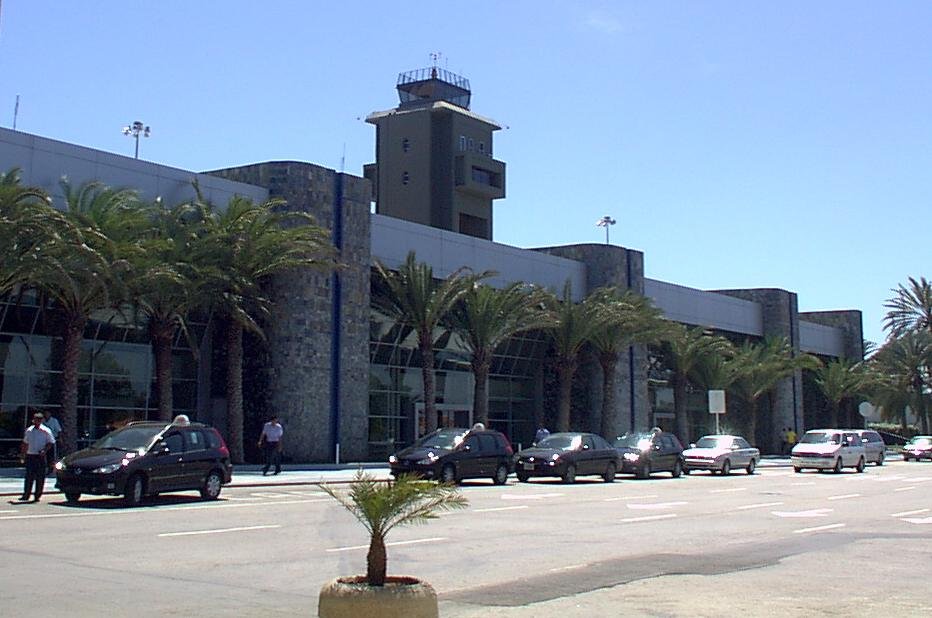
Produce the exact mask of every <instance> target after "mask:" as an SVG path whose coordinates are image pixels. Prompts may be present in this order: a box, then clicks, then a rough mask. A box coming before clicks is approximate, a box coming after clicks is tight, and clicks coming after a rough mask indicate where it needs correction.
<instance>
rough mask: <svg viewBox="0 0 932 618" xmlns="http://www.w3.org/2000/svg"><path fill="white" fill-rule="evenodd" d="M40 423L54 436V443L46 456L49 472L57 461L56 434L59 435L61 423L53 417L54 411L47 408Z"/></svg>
mask: <svg viewBox="0 0 932 618" xmlns="http://www.w3.org/2000/svg"><path fill="white" fill-rule="evenodd" d="M42 424H43V425H45V426H46V427H48V428H49V431H51V432H52V437H53V438H55V443H54V444H53V445H52V448H50V449H49V457H48V464H49V472H51V470H52V467H53V466H54V465H55V462H56V461H58V436H59V435H61V423H59V422H58V419H57V418H55V413H54V412H53V411H52V410H49V411H48V412H47V413H46V415H45V421H44V422H43V423H42Z"/></svg>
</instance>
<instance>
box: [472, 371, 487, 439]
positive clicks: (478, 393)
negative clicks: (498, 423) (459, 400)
mask: <svg viewBox="0 0 932 618" xmlns="http://www.w3.org/2000/svg"><path fill="white" fill-rule="evenodd" d="M490 364H491V363H490V362H489V361H487V360H478V361H475V362H473V366H472V371H473V374H474V376H475V378H476V384H475V386H474V387H473V411H474V414H473V417H474V418H473V420H474V421H475V422H477V423H482V424H483V425H487V424H488V422H489V365H490Z"/></svg>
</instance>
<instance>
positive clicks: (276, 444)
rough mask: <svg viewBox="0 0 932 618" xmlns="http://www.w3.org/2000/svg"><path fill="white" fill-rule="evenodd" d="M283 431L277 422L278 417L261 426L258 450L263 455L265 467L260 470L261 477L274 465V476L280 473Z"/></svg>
mask: <svg viewBox="0 0 932 618" xmlns="http://www.w3.org/2000/svg"><path fill="white" fill-rule="evenodd" d="M284 434H285V429H284V428H283V427H282V426H281V423H279V422H278V416H273V417H272V418H270V419H269V422H267V423H266V424H265V425H263V426H262V433H261V434H260V435H259V448H260V449H262V452H263V454H264V455H265V466H263V468H262V476H265V475H266V474H268V472H269V468H271V467H272V464H273V463H274V464H275V474H278V473H280V472H281V471H282V437H283V436H284Z"/></svg>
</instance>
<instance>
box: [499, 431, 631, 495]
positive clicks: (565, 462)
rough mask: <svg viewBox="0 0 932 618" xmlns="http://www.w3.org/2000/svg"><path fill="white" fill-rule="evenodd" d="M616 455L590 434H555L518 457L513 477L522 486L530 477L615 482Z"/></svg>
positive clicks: (607, 445) (522, 452)
mask: <svg viewBox="0 0 932 618" xmlns="http://www.w3.org/2000/svg"><path fill="white" fill-rule="evenodd" d="M617 470H618V453H617V452H616V451H615V449H613V448H612V445H611V444H609V443H608V442H606V441H605V439H604V438H602V437H601V436H597V435H595V434H593V433H554V434H550V436H549V437H547V438H545V439H543V440H541V441H540V442H539V443H538V444H536V445H534V446H532V447H531V448H526V449H524V450H523V451H521V452H520V453H518V457H517V461H516V463H515V475H516V476H517V477H518V480H519V481H521V482H525V481H527V480H528V479H529V478H530V477H532V476H558V477H560V478H561V479H563V482H564V483H572V482H574V481H575V480H576V477H577V476H585V475H597V476H601V477H602V480H604V481H605V482H606V483H611V482H612V481H614V480H615V472H616V471H617Z"/></svg>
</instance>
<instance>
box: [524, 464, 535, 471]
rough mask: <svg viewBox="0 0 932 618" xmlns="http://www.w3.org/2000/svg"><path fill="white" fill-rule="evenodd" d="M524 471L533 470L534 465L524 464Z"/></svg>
mask: <svg viewBox="0 0 932 618" xmlns="http://www.w3.org/2000/svg"><path fill="white" fill-rule="evenodd" d="M524 469H525V470H533V469H534V464H532V463H526V464H524Z"/></svg>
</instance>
